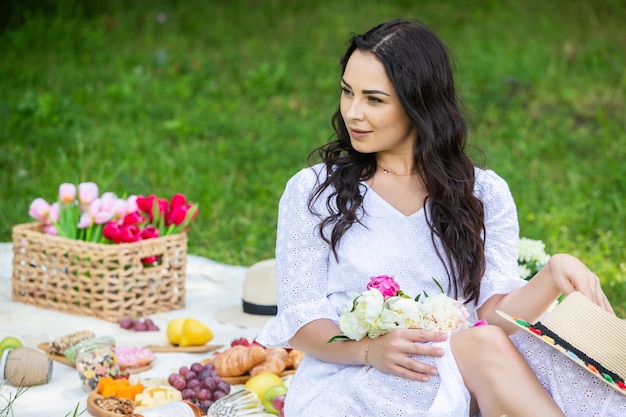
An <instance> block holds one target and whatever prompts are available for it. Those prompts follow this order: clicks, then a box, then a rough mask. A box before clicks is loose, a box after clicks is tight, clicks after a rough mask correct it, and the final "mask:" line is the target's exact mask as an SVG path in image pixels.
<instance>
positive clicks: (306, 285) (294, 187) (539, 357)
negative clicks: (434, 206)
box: [257, 164, 626, 417]
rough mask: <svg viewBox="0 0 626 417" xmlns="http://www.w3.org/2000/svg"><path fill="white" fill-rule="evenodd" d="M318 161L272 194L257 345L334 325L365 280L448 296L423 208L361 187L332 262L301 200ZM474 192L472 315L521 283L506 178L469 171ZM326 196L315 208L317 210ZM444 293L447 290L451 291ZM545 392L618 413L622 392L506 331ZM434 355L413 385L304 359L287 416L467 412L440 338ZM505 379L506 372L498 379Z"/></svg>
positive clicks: (320, 172)
mask: <svg viewBox="0 0 626 417" xmlns="http://www.w3.org/2000/svg"><path fill="white" fill-rule="evenodd" d="M326 175H327V174H326V171H325V168H324V167H323V166H322V165H321V164H320V165H316V166H314V167H311V168H306V169H303V170H301V171H300V172H299V173H297V174H296V175H294V176H293V177H292V178H291V179H290V180H289V182H288V183H287V185H286V188H285V191H284V193H283V195H282V197H281V200H280V204H279V215H278V230H277V242H276V265H277V271H276V272H277V274H276V279H277V288H278V314H277V316H276V317H275V318H273V319H271V320H270V321H269V322H268V323H267V324H266V325H265V326H264V327H263V329H262V330H261V332H260V334H259V335H258V337H257V340H258V341H259V342H260V343H262V344H263V345H265V346H284V347H288V341H289V339H290V338H291V337H292V336H293V335H294V334H295V333H296V332H297V331H298V329H300V328H301V327H302V326H303V325H305V324H307V323H309V322H311V321H313V320H316V319H321V318H326V319H330V320H333V321H335V322H338V320H339V316H340V314H341V313H342V312H343V310H344V309H345V307H346V306H347V305H348V302H349V296H348V295H347V293H348V292H361V291H363V290H364V289H365V286H366V284H367V283H368V282H369V278H370V277H372V276H377V275H392V276H394V277H395V279H396V281H397V282H398V283H399V284H400V287H401V288H402V290H403V291H404V292H405V293H407V294H412V295H417V294H419V293H421V292H422V291H426V292H427V293H429V294H436V293H437V292H438V291H439V289H438V287H437V286H436V284H435V283H434V281H433V278H435V279H437V281H438V282H439V283H440V284H441V285H442V286H443V287H444V289H445V290H446V292H448V293H449V294H450V291H449V290H450V288H448V286H449V285H448V282H447V275H446V272H445V269H444V267H443V264H442V263H441V261H440V259H439V258H438V257H437V255H436V253H435V248H434V246H433V242H432V239H431V233H430V229H429V228H428V224H427V222H426V219H425V210H428V206H426V207H425V208H424V209H422V210H420V211H418V212H417V213H415V214H413V215H410V216H406V215H404V214H402V213H400V212H399V211H397V210H396V209H395V208H394V207H392V206H391V205H390V204H388V203H387V202H386V201H385V200H383V199H382V198H381V197H380V196H379V195H377V194H376V193H375V192H374V191H373V190H372V189H370V188H369V187H368V186H367V185H366V184H365V183H362V185H361V187H362V190H363V193H364V201H363V209H364V213H365V214H364V216H363V218H362V221H361V223H360V224H355V225H353V226H352V227H351V228H350V229H349V231H348V232H347V233H346V234H345V235H344V236H343V238H342V240H341V243H340V245H339V248H338V254H339V262H337V261H336V260H335V258H334V256H333V254H332V252H331V250H330V247H329V245H328V244H326V242H324V241H323V240H322V239H321V238H320V235H319V233H318V229H317V224H318V223H319V218H318V217H317V216H315V215H313V214H312V213H311V212H310V211H309V209H308V207H307V201H308V197H309V194H310V192H311V190H312V189H313V188H314V186H315V184H316V181H318V176H319V178H325V176H326ZM475 194H476V195H477V196H478V197H479V198H481V200H482V201H483V203H484V205H485V209H486V214H485V216H486V218H485V220H486V242H485V251H486V257H487V269H486V272H485V275H484V278H483V282H482V284H481V298H480V300H479V302H478V303H477V304H473V305H469V306H468V309H469V310H470V313H471V314H473V313H474V312H475V310H476V308H478V306H480V305H482V303H483V302H484V301H485V300H486V299H487V298H489V297H491V296H492V295H494V294H499V293H500V294H501V293H508V292H510V291H512V290H514V289H516V288H519V287H521V286H522V285H524V284H525V281H524V280H522V279H520V278H519V277H518V276H517V273H518V267H517V240H518V236H519V226H518V220H517V211H516V207H515V203H514V201H513V198H512V196H511V193H510V191H509V188H508V185H507V184H506V182H505V181H504V180H503V179H502V178H500V177H499V176H497V175H496V174H495V173H494V172H493V171H488V170H480V169H478V168H477V169H476V185H475ZM325 207H326V197H325V196H323V197H322V198H321V199H320V200H318V202H317V204H316V209H317V210H318V211H319V212H320V213H321V214H322V215H324V213H326V210H325ZM450 295H452V294H450ZM513 339H514V342H515V343H516V345H517V346H518V348H519V350H520V351H521V352H522V353H523V354H524V355H525V356H526V357H527V358H528V360H529V363H530V364H531V366H532V367H533V369H534V370H535V372H536V373H537V375H538V377H539V379H540V380H541V382H542V383H543V384H544V386H545V387H546V389H548V391H549V392H550V393H551V394H552V395H553V397H554V398H555V399H556V400H557V401H558V402H559V404H560V405H561V407H562V408H563V410H564V412H565V413H566V415H568V416H611V417H613V416H614V417H617V416H622V417H623V416H625V415H626V396H621V395H619V394H617V393H615V392H614V391H613V390H611V389H610V388H608V387H607V386H606V385H604V384H602V383H600V382H597V383H596V382H595V381H594V380H593V378H592V377H589V376H588V374H587V373H586V372H584V371H582V372H581V371H579V370H578V369H577V367H576V366H575V365H573V364H572V363H571V361H569V360H568V359H567V358H565V357H562V356H561V355H559V354H557V353H555V352H551V351H550V350H551V349H552V348H550V347H548V346H545V345H544V344H542V343H540V342H537V341H536V340H535V339H533V338H531V337H526V336H525V335H524V334H522V333H518V334H517V335H515V336H513ZM441 346H442V347H443V348H444V350H445V352H446V354H445V355H444V356H443V357H442V358H432V357H416V360H419V361H421V362H427V363H432V364H435V365H436V366H437V368H438V370H439V376H438V377H431V379H430V381H429V382H416V381H410V380H406V379H404V378H400V377H396V376H393V375H390V374H386V373H382V372H380V371H378V370H376V369H375V368H372V367H365V366H347V365H337V364H333V363H328V362H323V361H320V360H317V359H315V358H314V357H312V356H310V355H305V357H304V358H303V360H302V363H301V364H300V366H299V368H298V371H297V372H296V374H295V375H294V377H293V379H292V380H291V384H290V387H289V393H288V395H287V399H286V403H285V415H286V417H308V416H311V417H321V416H329V417H356V416H359V417H361V416H379V417H383V416H385V417H408V416H429V417H447V416H450V417H459V416H468V415H469V400H470V396H469V392H468V391H467V389H466V388H465V386H464V384H463V380H462V378H461V375H460V373H459V370H458V368H457V365H456V363H455V361H454V357H453V355H452V353H451V351H450V347H449V343H448V342H444V343H441ZM503 378H506V375H503Z"/></svg>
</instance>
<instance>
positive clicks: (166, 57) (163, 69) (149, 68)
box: [0, 0, 626, 316]
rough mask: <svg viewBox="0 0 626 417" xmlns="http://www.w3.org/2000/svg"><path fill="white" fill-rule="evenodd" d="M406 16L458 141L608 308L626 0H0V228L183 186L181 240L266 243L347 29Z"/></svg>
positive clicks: (327, 98) (257, 246)
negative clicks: (66, 202) (427, 48)
mask: <svg viewBox="0 0 626 417" xmlns="http://www.w3.org/2000/svg"><path fill="white" fill-rule="evenodd" d="M393 17H412V18H416V19H418V20H421V21H423V22H424V23H426V24H427V25H429V26H430V27H431V28H433V29H434V30H435V31H436V32H437V33H438V34H439V35H440V36H441V37H442V38H443V39H444V40H445V41H446V42H447V43H448V45H449V46H450V48H451V50H452V51H453V52H454V55H455V56H454V57H455V61H456V72H457V82H458V85H459V89H460V92H461V96H462V98H463V101H464V104H465V105H466V107H467V116H468V120H469V122H470V126H471V140H472V142H473V143H475V144H476V145H478V146H479V147H481V148H482V149H483V151H484V152H485V154H486V166H487V167H489V168H492V169H494V170H495V171H496V172H498V173H499V174H500V175H501V176H502V177H504V178H505V179H506V180H507V181H508V182H509V184H510V187H511V190H512V192H513V194H514V196H515V199H516V202H517V204H518V209H519V217H520V224H521V233H522V235H523V236H526V237H529V238H532V239H538V240H542V241H544V242H545V244H546V249H547V251H548V252H550V253H555V252H570V253H573V254H574V255H576V256H578V257H580V258H581V259H582V260H583V261H585V262H586V263H587V264H588V265H589V266H590V267H591V268H592V269H593V270H594V271H595V272H596V273H597V274H598V275H599V276H600V277H601V279H602V281H603V285H604V287H605V289H606V291H607V293H608V294H609V298H610V299H611V300H612V302H613V303H614V305H615V306H616V308H617V310H618V313H619V314H621V315H622V316H625V315H626V256H625V255H626V246H625V244H624V242H625V240H626V239H625V238H626V224H625V222H626V220H625V217H626V215H625V205H626V199H625V196H626V150H625V149H626V117H625V116H626V111H625V109H626V107H625V101H626V75H625V74H626V72H625V71H624V67H625V64H626V62H625V61H626V54H624V51H626V29H625V25H624V22H626V2H625V1H618V0H615V1H610V0H598V1H593V2H588V1H576V0H574V1H561V0H555V1H549V2H546V1H538V0H527V1H523V2H522V1H495V0H493V1H489V0H484V1H465V0H453V1H428V0H423V1H415V0H411V1H368V0H349V1H321V0H317V1H315V0H303V1H285V0H283V1H280V0H269V1H252V0H248V1H245V0H231V1H210V0H187V1H173V0H172V1H158V0H153V1H148V0H127V1H123V0H107V1H89V0H66V1H61V0H59V1H51V0H40V1H35V0H22V1H17V0H8V1H5V2H4V3H3V4H2V5H1V6H0V166H1V167H2V169H1V172H0V241H10V240H11V228H12V226H13V225H14V224H16V223H24V222H29V221H31V219H30V218H29V217H28V207H29V205H30V203H31V202H32V200H34V199H35V198H36V197H43V198H45V199H46V200H48V201H53V200H54V199H56V195H57V188H58V185H59V184H61V183H62V182H75V183H78V182H82V181H94V182H96V183H97V184H98V185H99V186H100V189H101V190H102V191H113V192H115V193H117V194H118V195H126V194H144V195H146V194H151V193H155V194H157V195H160V196H163V197H169V196H171V195H172V194H174V193H176V192H182V193H184V194H186V195H187V196H188V197H189V198H190V199H191V200H192V201H194V202H196V203H199V204H200V211H201V214H200V216H199V218H198V220H197V221H196V222H195V223H194V225H193V227H192V229H191V230H190V232H189V238H190V241H189V251H190V253H192V254H196V255H201V256H206V257H208V258H211V259H214V260H216V261H219V262H224V263H229V264H237V265H246V266H247V265H250V264H252V263H254V262H257V261H259V260H261V259H264V258H268V257H272V256H274V241H275V236H276V232H275V222H276V210H277V203H278V199H279V197H280V194H281V192H282V190H283V187H284V184H285V182H286V181H287V179H288V178H289V177H290V176H291V175H293V174H294V173H295V172H296V171H297V170H299V169H300V168H301V167H303V166H304V165H305V163H306V161H305V158H306V156H307V154H308V153H309V151H311V150H312V149H313V148H315V147H316V146H318V145H320V144H322V143H324V142H325V141H327V140H328V139H329V137H330V135H331V128H330V116H331V114H332V112H333V111H334V109H335V107H336V105H337V99H338V94H339V83H338V80H339V72H338V70H339V67H338V59H339V57H340V55H341V53H342V52H343V50H344V47H345V44H346V41H347V39H348V36H349V34H350V33H351V32H362V31H364V30H365V29H368V28H369V27H371V26H373V25H374V24H376V23H379V22H381V21H383V20H386V19H389V18H393Z"/></svg>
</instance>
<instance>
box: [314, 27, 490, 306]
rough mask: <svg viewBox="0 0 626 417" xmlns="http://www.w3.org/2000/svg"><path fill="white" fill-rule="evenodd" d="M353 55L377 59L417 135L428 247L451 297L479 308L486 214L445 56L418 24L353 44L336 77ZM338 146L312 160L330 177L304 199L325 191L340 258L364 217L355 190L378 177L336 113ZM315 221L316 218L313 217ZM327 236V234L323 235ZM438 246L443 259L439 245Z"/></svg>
mask: <svg viewBox="0 0 626 417" xmlns="http://www.w3.org/2000/svg"><path fill="white" fill-rule="evenodd" d="M355 50H359V51H363V52H367V53H371V54H374V55H375V56H376V57H377V58H378V59H379V60H380V62H381V63H382V64H383V65H384V67H385V70H386V72H387V76H388V77H389V79H390V80H391V83H392V85H393V87H394V89H395V92H396V94H397V96H398V98H399V100H400V103H401V105H402V107H403V108H404V110H405V111H406V113H407V115H408V116H409V118H410V119H411V120H412V122H413V124H414V126H415V127H416V131H417V138H416V141H415V146H414V149H413V155H414V158H415V166H416V167H417V171H418V174H419V175H420V177H421V179H422V181H423V183H424V185H425V187H426V190H427V194H428V197H427V198H426V201H425V207H426V205H427V207H428V210H423V212H424V213H425V216H426V220H427V222H428V224H429V226H430V228H431V231H432V232H431V236H432V240H433V245H434V246H435V249H436V251H437V255H438V256H439V258H440V259H441V261H442V262H443V263H444V265H445V267H446V271H447V274H448V281H449V284H450V288H451V289H453V291H454V296H455V297H458V296H459V294H458V293H459V290H460V291H461V292H462V295H463V297H464V298H465V300H466V302H467V303H469V302H471V301H477V300H478V298H479V296H480V281H481V279H482V276H483V274H484V272H485V254H484V234H485V225H484V207H483V204H482V202H481V201H480V200H479V199H478V198H477V197H476V196H475V195H474V192H473V191H474V164H473V163H472V161H471V160H470V158H469V157H468V155H467V154H466V152H465V147H466V142H467V125H466V122H465V119H464V118H463V115H462V114H461V111H460V105H459V100H458V98H457V94H456V90H455V87H454V80H453V75H452V67H451V64H450V59H449V56H448V51H447V48H446V46H445V45H444V44H443V42H442V41H441V40H440V39H439V38H438V37H437V36H436V35H435V34H434V33H433V32H432V31H431V30H430V29H428V28H427V27H426V26H424V25H423V24H421V23H419V22H416V21H413V20H408V19H397V20H392V21H389V22H386V23H382V24H380V25H378V26H376V27H374V28H373V29H371V30H369V31H368V32H367V33H365V34H363V35H358V34H355V35H353V36H352V38H351V40H350V42H349V45H348V49H347V50H346V52H345V54H344V55H343V57H342V59H341V61H340V63H341V74H343V73H344V72H345V69H346V64H347V62H348V59H349V58H350V56H351V55H352V53H353V52H354V51H355ZM332 125H333V128H334V131H335V138H334V140H332V141H331V142H329V143H327V144H325V145H323V146H321V147H319V148H318V149H316V150H314V151H313V152H312V153H311V155H309V161H310V163H313V160H314V159H315V158H317V157H321V159H322V161H323V162H324V163H325V165H326V169H327V172H328V173H329V175H328V177H327V178H325V179H322V180H321V181H320V183H319V184H318V186H317V187H316V189H315V190H314V192H313V193H312V194H311V196H310V198H309V202H308V203H309V209H310V210H311V212H313V213H316V211H315V209H314V204H315V202H316V201H317V200H318V199H319V198H320V197H321V196H322V194H323V193H324V191H325V190H326V189H330V194H329V195H328V198H327V200H326V207H327V209H328V211H329V215H328V216H327V217H325V218H323V219H322V220H321V223H320V229H319V231H320V234H321V236H322V238H323V239H324V240H325V241H326V242H328V244H329V245H331V247H332V250H333V252H334V254H335V257H337V248H338V245H339V242H340V240H341V238H342V236H343V235H344V234H345V233H346V231H347V230H348V229H349V228H350V227H351V226H352V225H353V224H354V223H358V222H359V221H360V218H361V216H362V214H363V210H362V207H361V206H362V202H363V195H362V190H361V186H360V182H361V181H364V180H367V179H369V178H371V177H372V176H373V175H374V173H375V172H376V158H375V154H371V153H370V154H365V153H359V152H357V151H355V150H354V148H353V147H352V145H351V143H350V136H349V134H348V130H347V129H346V124H345V121H344V120H343V117H342V116H341V112H340V110H339V109H338V110H337V111H336V112H335V113H334V115H333V117H332ZM317 214H319V213H317ZM325 230H326V231H328V232H325ZM437 238H438V239H439V240H440V242H441V245H442V248H443V253H441V251H440V250H439V246H438V245H437V244H436V239H437Z"/></svg>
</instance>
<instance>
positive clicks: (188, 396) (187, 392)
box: [180, 388, 196, 401]
mask: <svg viewBox="0 0 626 417" xmlns="http://www.w3.org/2000/svg"><path fill="white" fill-rule="evenodd" d="M180 393H181V395H182V396H183V400H191V401H193V400H194V399H195V398H196V393H195V392H194V390H192V389H189V388H185V389H184V390H182V391H181V392H180Z"/></svg>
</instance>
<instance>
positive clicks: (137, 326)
mask: <svg viewBox="0 0 626 417" xmlns="http://www.w3.org/2000/svg"><path fill="white" fill-rule="evenodd" d="M133 330H134V331H136V332H145V331H146V330H148V326H146V323H144V322H142V321H136V322H134V323H133Z"/></svg>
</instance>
